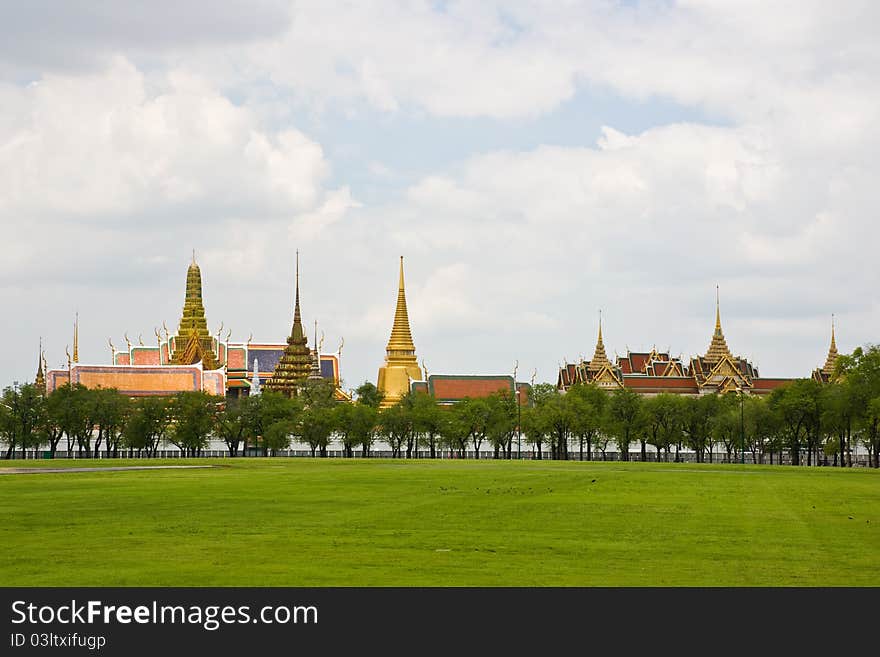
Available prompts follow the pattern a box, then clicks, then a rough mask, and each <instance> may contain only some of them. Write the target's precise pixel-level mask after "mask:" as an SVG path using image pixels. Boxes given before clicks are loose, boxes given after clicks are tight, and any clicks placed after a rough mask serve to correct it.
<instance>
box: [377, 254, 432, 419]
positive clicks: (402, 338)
mask: <svg viewBox="0 0 880 657" xmlns="http://www.w3.org/2000/svg"><path fill="white" fill-rule="evenodd" d="M421 380H422V370H421V369H420V368H419V363H418V360H417V359H416V347H415V344H413V339H412V333H411V332H410V329H409V316H408V314H407V312H406V290H405V288H404V284H403V256H400V283H399V286H398V290H397V309H396V310H395V311H394V325H393V326H392V328H391V337H390V338H389V339H388V345H387V347H386V348H385V365H384V366H383V367H380V368H379V382H378V384H377V387H378V388H379V390H380V391H382V394H383V395H384V398H383V399H382V406H381V407H382V408H388V407H389V406H394V404H396V403H398V402H399V401H400V399H401V398H402V397H403V396H404V395H405V394H406V393H407V392H409V389H410V381H421Z"/></svg>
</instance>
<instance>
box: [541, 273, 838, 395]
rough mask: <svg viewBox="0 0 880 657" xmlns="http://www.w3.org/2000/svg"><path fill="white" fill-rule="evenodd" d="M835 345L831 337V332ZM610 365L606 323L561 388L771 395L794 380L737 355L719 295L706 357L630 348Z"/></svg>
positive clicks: (566, 371) (563, 373)
mask: <svg viewBox="0 0 880 657" xmlns="http://www.w3.org/2000/svg"><path fill="white" fill-rule="evenodd" d="M832 345H833V336H832ZM616 361H617V362H616V363H614V364H611V363H610V362H609V361H608V358H607V356H606V355H605V344H604V342H603V338H602V325H601V322H600V324H599V338H598V340H597V342H596V349H595V352H594V355H593V359H592V360H591V361H582V362H580V363H574V364H572V363H566V364H565V365H564V366H563V367H561V368H560V370H559V378H558V380H557V387H558V388H559V389H560V390H567V389H568V388H569V387H571V386H572V385H574V384H576V383H592V384H595V385H598V386H600V387H603V388H610V389H613V388H623V387H626V388H631V389H632V390H635V391H636V392H639V393H642V394H657V393H660V392H671V393H676V394H688V395H698V394H705V393H711V392H727V391H730V390H745V391H751V392H754V393H758V394H766V393H769V392H770V391H771V390H773V389H774V388H777V387H779V386H780V385H783V384H785V383H787V382H788V381H790V379H761V378H760V377H759V375H758V370H757V368H755V367H754V366H753V365H752V364H751V363H750V362H749V361H748V360H746V359H745V358H742V357H738V356H734V355H733V354H732V353H731V351H730V349H729V348H728V346H727V341H726V340H725V338H724V332H723V330H722V328H721V304H720V301H719V298H718V296H717V290H716V299H715V331H714V332H713V334H712V339H711V341H710V343H709V348H708V350H707V351H706V354H705V355H704V356H694V357H692V358H691V359H690V363H689V364H687V365H686V364H685V363H683V362H682V360H681V358H677V357H672V356H670V354H669V353H668V352H658V351H657V349H656V348H653V349H651V351H648V352H633V351H629V350H627V353H626V355H625V356H618V357H617V359H616Z"/></svg>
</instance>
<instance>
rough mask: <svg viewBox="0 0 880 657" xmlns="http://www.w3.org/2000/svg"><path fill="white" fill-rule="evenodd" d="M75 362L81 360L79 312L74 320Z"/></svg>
mask: <svg viewBox="0 0 880 657" xmlns="http://www.w3.org/2000/svg"><path fill="white" fill-rule="evenodd" d="M73 362H74V363H78V362H79V312H78V311H77V313H76V319H75V320H74V322H73Z"/></svg>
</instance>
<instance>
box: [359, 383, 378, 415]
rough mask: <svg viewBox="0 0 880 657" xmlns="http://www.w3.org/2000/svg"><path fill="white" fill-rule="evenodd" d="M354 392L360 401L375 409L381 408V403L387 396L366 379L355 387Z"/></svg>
mask: <svg viewBox="0 0 880 657" xmlns="http://www.w3.org/2000/svg"><path fill="white" fill-rule="evenodd" d="M354 394H355V398H356V399H357V401H358V403H360V404H363V405H364V406H370V407H372V408H375V409H378V408H379V405H380V404H381V403H382V400H383V399H384V398H385V394H384V393H383V392H382V391H381V390H379V388H377V387H376V386H375V385H373V384H372V383H370V382H369V381H364V382H363V383H362V384H361V385H359V386H358V387H357V388H356V389H355V391H354Z"/></svg>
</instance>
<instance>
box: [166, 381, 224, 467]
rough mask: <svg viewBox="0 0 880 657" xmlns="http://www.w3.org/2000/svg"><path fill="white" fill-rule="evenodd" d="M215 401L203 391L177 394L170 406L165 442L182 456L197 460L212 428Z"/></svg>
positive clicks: (214, 398) (206, 444) (215, 407)
mask: <svg viewBox="0 0 880 657" xmlns="http://www.w3.org/2000/svg"><path fill="white" fill-rule="evenodd" d="M217 403H218V401H217V397H215V396H213V395H209V394H208V393H206V392H202V391H197V392H194V391H185V392H179V393H177V394H176V395H175V396H174V397H173V399H172V401H171V404H170V405H169V411H170V416H171V424H170V430H169V432H168V435H167V440H168V441H169V442H171V443H173V444H174V445H176V446H177V447H178V448H179V449H180V451H182V452H183V453H184V455H189V456H198V455H199V454H200V453H201V451H202V450H203V449H204V448H205V447H207V446H208V438H209V436H210V435H211V431H212V430H213V428H214V426H215V416H216V413H217Z"/></svg>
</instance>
